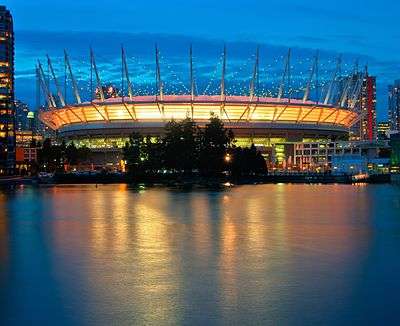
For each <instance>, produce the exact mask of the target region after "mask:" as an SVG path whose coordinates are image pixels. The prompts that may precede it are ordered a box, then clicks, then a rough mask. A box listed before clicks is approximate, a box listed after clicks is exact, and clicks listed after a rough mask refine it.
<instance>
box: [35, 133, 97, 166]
mask: <svg viewBox="0 0 400 326" xmlns="http://www.w3.org/2000/svg"><path fill="white" fill-rule="evenodd" d="M37 147H39V148H40V149H39V151H38V164H39V170H42V171H47V172H63V171H64V169H65V164H68V165H77V164H80V163H85V162H87V161H88V160H89V158H90V149H89V148H87V147H79V148H78V147H76V146H75V144H74V143H73V142H72V143H70V144H68V145H66V144H65V142H62V143H61V144H60V145H55V144H52V142H51V140H50V139H49V138H46V139H45V140H44V141H43V144H37Z"/></svg>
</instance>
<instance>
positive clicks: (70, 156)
mask: <svg viewBox="0 0 400 326" xmlns="http://www.w3.org/2000/svg"><path fill="white" fill-rule="evenodd" d="M78 158H79V157H78V149H77V148H76V146H75V144H74V142H71V143H70V144H69V145H68V146H67V147H66V149H65V161H66V162H67V163H68V164H69V165H77V164H78Z"/></svg>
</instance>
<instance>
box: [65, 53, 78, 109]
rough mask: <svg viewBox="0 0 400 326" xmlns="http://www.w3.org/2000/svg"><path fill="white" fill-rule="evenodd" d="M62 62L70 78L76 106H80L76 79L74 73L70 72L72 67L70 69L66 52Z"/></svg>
mask: <svg viewBox="0 0 400 326" xmlns="http://www.w3.org/2000/svg"><path fill="white" fill-rule="evenodd" d="M64 60H65V64H66V66H67V68H68V70H69V75H70V77H71V82H72V88H73V91H74V96H75V99H76V102H77V103H78V104H81V103H82V101H81V96H80V94H79V88H78V85H77V83H76V79H75V76H74V73H73V72H72V67H71V63H70V62H69V57H68V53H67V50H64Z"/></svg>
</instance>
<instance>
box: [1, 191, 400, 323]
mask: <svg viewBox="0 0 400 326" xmlns="http://www.w3.org/2000/svg"><path fill="white" fill-rule="evenodd" d="M380 191H382V190H381V188H373V187H369V186H368V187H353V186H344V185H330V186H322V185H319V186H307V185H260V186H242V187H234V188H230V189H229V190H227V191H223V192H206V191H199V192H187V193H180V192H172V191H169V190H168V189H162V188H148V189H142V190H141V191H139V192H138V191H136V190H132V189H130V188H129V187H127V186H126V185H116V186H99V187H94V186H91V185H88V186H58V187H51V188H41V189H40V190H36V191H32V189H24V190H20V191H18V192H17V195H16V196H15V197H8V195H7V194H6V193H1V194H0V205H1V206H2V207H3V208H6V207H8V208H10V209H9V210H7V209H2V210H1V213H0V261H1V263H2V264H3V265H5V266H8V268H10V269H11V270H13V273H14V277H13V278H12V279H9V280H8V281H9V287H10V288H9V289H10V291H11V289H13V290H14V289H15V288H18V287H19V283H18V282H21V281H24V280H25V278H26V277H27V276H22V274H21V275H20V274H18V271H19V269H21V268H23V266H24V264H23V263H22V261H23V260H24V259H25V260H28V261H29V260H30V259H33V258H32V257H27V256H25V254H24V252H22V253H21V251H20V250H18V248H19V247H21V246H22V245H23V244H24V243H29V244H30V245H31V246H32V247H33V248H32V249H33V250H34V252H35V253H36V257H35V258H34V259H37V260H40V261H42V265H35V264H34V263H32V264H30V267H31V268H33V270H35V269H36V272H37V273H40V272H41V271H46V273H50V274H51V280H52V281H51V282H49V285H48V286H51V287H52V288H53V289H54V291H55V292H56V293H57V296H58V297H59V298H60V300H61V299H62V300H63V302H64V303H63V309H58V310H57V309H56V312H57V314H70V315H71V313H72V316H75V317H74V318H76V320H80V321H82V320H84V323H87V324H110V323H113V324H120V323H126V322H127V321H129V323H130V324H134V323H136V324H163V325H168V324H171V325H177V324H193V323H195V324H205V323H207V324H213V323H224V324H230V323H239V324H240V323H246V322H248V321H250V320H251V321H253V322H255V323H257V322H258V323H265V322H268V321H270V322H271V321H274V322H276V323H279V322H281V323H294V322H297V321H298V314H299V313H301V314H302V315H303V316H305V317H307V321H308V322H321V323H329V322H332V321H334V320H337V318H338V316H337V314H338V312H339V313H343V315H346V314H347V315H348V314H349V313H350V312H349V311H348V308H347V307H348V306H349V305H351V304H352V300H354V296H355V295H357V293H355V292H354V291H356V290H355V284H358V282H359V275H360V273H362V271H363V269H365V268H366V264H367V263H366V261H367V259H368V254H369V252H370V250H371V247H372V246H374V245H376V244H375V243H374V242H372V239H373V229H372V228H373V225H374V223H375V220H374V218H375V215H374V214H375V212H376V208H375V207H374V206H373V202H374V200H376V199H374V196H375V193H379V194H380ZM386 191H388V192H389V193H390V194H391V196H389V197H387V198H393V199H392V200H389V199H388V201H387V204H388V205H393V207H397V206H398V200H396V199H395V198H398V197H396V196H395V195H396V194H397V195H398V193H399V189H397V188H387V189H386ZM396 205H397V206H396ZM389 212H390V211H389ZM386 218H387V219H391V218H392V217H391V216H390V213H389V215H387V216H386ZM13 219H14V222H13V225H14V227H13V228H12V229H10V228H9V223H10V221H11V220H13ZM22 222H23V223H25V224H24V225H25V227H26V228H25V229H24V232H23V234H22V233H20V231H18V228H19V229H20V228H21V223H22ZM26 223H28V224H26ZM392 223H398V222H393V221H392ZM10 239H11V240H10ZM33 239H36V241H32V240H33ZM38 240H40V246H38V242H37V241H38ZM397 243H400V241H399V242H397ZM36 249H37V250H39V249H41V250H42V251H35V250H36ZM17 253H18V256H16V254H17ZM8 256H13V257H14V258H13V260H11V261H10V260H9V259H7V257H8ZM43 257H45V258H46V259H42V258H43ZM367 267H368V266H367ZM15 273H16V274H15ZM18 275H20V276H18ZM4 277H6V276H3V278H4ZM19 277H20V279H19ZM32 277H33V278H35V273H33V276H32ZM39 280H43V279H42V278H40V279H39ZM32 281H33V282H34V281H35V280H34V279H33V280H32ZM40 286H43V287H46V286H47V285H46V284H45V283H44V284H40ZM31 290H33V288H29V289H28V290H26V289H25V291H28V292H29V291H31ZM5 293H7V292H5ZM49 293H52V292H51V291H50V292H49ZM25 294H26V293H25ZM25 294H24V292H23V293H22V297H23V298H22V299H24V300H28V301H29V300H32V298H34V295H29V296H28V295H27V294H26V296H25ZM45 294H48V293H47V292H46V293H45ZM16 300H17V299H16ZM18 300H21V298H19V299H18ZM41 300H44V301H46V300H49V301H50V300H52V298H51V297H50V296H49V297H46V295H44V296H43V297H42V298H41ZM15 304H16V306H21V303H20V302H16V303H15ZM361 306H362V305H361ZM361 306H360V309H361ZM316 311H323V314H321V313H315V312H316ZM5 313H6V315H8V317H10V315H11V314H14V313H15V310H9V311H5ZM87 316H90V318H89V317H87ZM13 317H14V318H17V317H16V316H13ZM60 317H61V316H57V315H54V316H52V315H51V314H50V315H49V316H47V318H50V319H52V318H54V320H59V318H60ZM71 318H72V317H71ZM71 318H66V319H65V322H66V324H68V322H71V323H72V321H76V320H73V319H71ZM37 320H38V321H43V320H41V319H40V318H38V319H37Z"/></svg>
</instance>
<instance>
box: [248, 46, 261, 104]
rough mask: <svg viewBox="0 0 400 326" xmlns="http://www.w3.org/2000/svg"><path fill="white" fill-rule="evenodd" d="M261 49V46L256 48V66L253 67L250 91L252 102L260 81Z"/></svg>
mask: <svg viewBox="0 0 400 326" xmlns="http://www.w3.org/2000/svg"><path fill="white" fill-rule="evenodd" d="M259 51H260V47H259V46H257V49H256V60H255V62H254V68H253V77H252V79H251V81H250V92H249V97H250V102H251V101H253V99H254V96H255V95H256V86H258V85H256V83H257V82H258V74H259Z"/></svg>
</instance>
